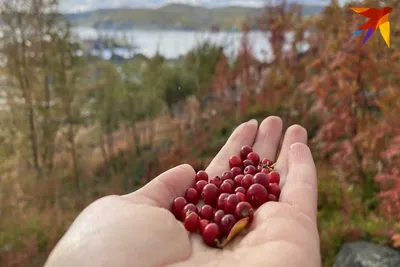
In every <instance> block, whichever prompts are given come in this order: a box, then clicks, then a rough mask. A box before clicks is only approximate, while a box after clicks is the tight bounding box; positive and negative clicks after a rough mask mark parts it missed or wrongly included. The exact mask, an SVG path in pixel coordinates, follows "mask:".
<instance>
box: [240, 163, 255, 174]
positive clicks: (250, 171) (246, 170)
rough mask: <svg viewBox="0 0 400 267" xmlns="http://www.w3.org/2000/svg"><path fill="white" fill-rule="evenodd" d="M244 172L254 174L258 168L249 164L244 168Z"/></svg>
mask: <svg viewBox="0 0 400 267" xmlns="http://www.w3.org/2000/svg"><path fill="white" fill-rule="evenodd" d="M243 173H244V174H245V175H246V174H252V175H254V174H256V173H257V170H256V167H254V166H253V165H249V166H247V167H246V168H245V169H244V171H243Z"/></svg>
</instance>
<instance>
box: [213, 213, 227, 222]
mask: <svg viewBox="0 0 400 267" xmlns="http://www.w3.org/2000/svg"><path fill="white" fill-rule="evenodd" d="M224 215H225V212H224V211H223V210H217V211H216V212H215V215H214V222H215V223H216V224H218V225H219V224H220V222H221V219H222V217H224Z"/></svg>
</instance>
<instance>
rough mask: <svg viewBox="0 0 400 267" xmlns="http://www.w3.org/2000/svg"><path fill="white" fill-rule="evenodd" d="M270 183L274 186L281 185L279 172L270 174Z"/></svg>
mask: <svg viewBox="0 0 400 267" xmlns="http://www.w3.org/2000/svg"><path fill="white" fill-rule="evenodd" d="M268 175H269V182H270V183H272V184H279V182H280V178H281V177H280V175H279V173H278V172H276V171H272V172H270V173H269V174H268Z"/></svg>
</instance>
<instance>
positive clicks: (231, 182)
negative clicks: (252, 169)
mask: <svg viewBox="0 0 400 267" xmlns="http://www.w3.org/2000/svg"><path fill="white" fill-rule="evenodd" d="M224 182H227V183H230V184H231V186H232V188H235V182H234V181H233V180H232V179H226V180H225V181H224Z"/></svg>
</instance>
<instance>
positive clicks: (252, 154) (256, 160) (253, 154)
mask: <svg viewBox="0 0 400 267" xmlns="http://www.w3.org/2000/svg"><path fill="white" fill-rule="evenodd" d="M247 159H249V160H251V161H252V162H254V165H255V166H257V165H258V164H260V156H259V155H258V154H257V153H256V152H250V153H249V154H248V155H247Z"/></svg>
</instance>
